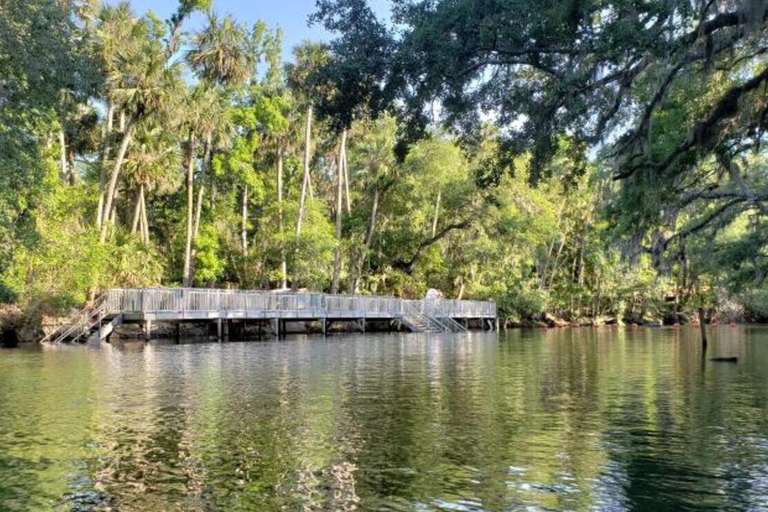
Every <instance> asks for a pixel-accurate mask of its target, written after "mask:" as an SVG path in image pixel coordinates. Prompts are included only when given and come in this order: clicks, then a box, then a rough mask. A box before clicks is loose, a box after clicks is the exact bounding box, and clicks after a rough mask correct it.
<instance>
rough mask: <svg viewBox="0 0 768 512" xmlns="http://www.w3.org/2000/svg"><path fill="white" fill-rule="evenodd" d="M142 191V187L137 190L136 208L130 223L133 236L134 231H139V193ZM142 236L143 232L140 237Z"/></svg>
mask: <svg viewBox="0 0 768 512" xmlns="http://www.w3.org/2000/svg"><path fill="white" fill-rule="evenodd" d="M142 189H143V185H142V186H140V187H139V190H138V191H137V192H136V206H135V207H134V209H133V222H131V234H132V235H135V234H136V231H138V230H139V221H140V220H141V192H142ZM143 235H144V232H143V231H142V236H143Z"/></svg>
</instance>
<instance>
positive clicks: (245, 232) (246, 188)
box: [240, 185, 248, 255]
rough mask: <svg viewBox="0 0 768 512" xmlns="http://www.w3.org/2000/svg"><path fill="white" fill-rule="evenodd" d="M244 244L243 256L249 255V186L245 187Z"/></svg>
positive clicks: (242, 236) (242, 233)
mask: <svg viewBox="0 0 768 512" xmlns="http://www.w3.org/2000/svg"><path fill="white" fill-rule="evenodd" d="M240 237H241V241H242V243H243V254H245V255H247V254H248V185H245V186H243V212H242V226H241V232H240Z"/></svg>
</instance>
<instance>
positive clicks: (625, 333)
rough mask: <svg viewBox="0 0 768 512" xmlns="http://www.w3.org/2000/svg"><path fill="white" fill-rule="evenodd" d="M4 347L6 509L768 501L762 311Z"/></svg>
mask: <svg viewBox="0 0 768 512" xmlns="http://www.w3.org/2000/svg"><path fill="white" fill-rule="evenodd" d="M711 337H712V339H711V342H710V351H709V354H708V356H715V355H719V356H738V357H739V363H738V364H737V365H732V364H717V363H710V362H706V363H704V362H703V360H702V357H701V352H700V349H699V345H698V333H697V332H696V331H694V330H687V329H682V330H679V331H676V330H672V329H636V330H629V329H628V330H623V329H618V330H617V329H609V328H602V329H573V330H558V331H553V330H550V331H539V330H531V331H512V332H509V333H507V334H504V333H502V334H501V335H500V336H499V337H498V338H497V336H496V334H493V333H490V334H489V333H471V334H463V335H417V334H382V335H376V334H367V335H349V336H339V337H329V338H327V339H323V338H298V339H289V340H287V341H279V342H248V343H224V344H218V343H196V344H175V343H169V342H166V343H162V342H156V343H151V344H144V343H140V342H131V343H124V344H115V345H106V344H104V345H102V346H101V347H83V346H76V347H66V346H62V347H43V348H22V349H13V350H3V351H0V510H3V511H41V510H53V511H71V510H79V511H108V510H114V511H121V512H123V511H125V512H130V511H136V512H139V511H141V512H149V511H182V510H183V511H219V510H221V511H239V510H242V511H246V510H247V511H259V512H261V511H265V512H271V511H278V510H280V511H294V510H295V511H314V510H317V511H319V510H338V511H351V510H360V511H418V512H425V511H485V510H488V511H507V510H515V511H516V510H525V511H544V510H548V511H549V510H558V511H559V510H562V511H565V510H568V511H587V510H610V511H624V510H633V511H664V510H670V511H673V510H674V511H677V510H744V511H747V510H749V511H768V407H767V406H768V329H764V328H757V327H739V328H729V327H720V328H716V329H715V330H714V331H712V332H711Z"/></svg>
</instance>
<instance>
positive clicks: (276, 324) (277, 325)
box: [272, 318, 280, 339]
mask: <svg viewBox="0 0 768 512" xmlns="http://www.w3.org/2000/svg"><path fill="white" fill-rule="evenodd" d="M272 332H274V333H275V337H276V338H277V339H280V319H279V318H275V319H274V320H272Z"/></svg>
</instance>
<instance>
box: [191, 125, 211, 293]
mask: <svg viewBox="0 0 768 512" xmlns="http://www.w3.org/2000/svg"><path fill="white" fill-rule="evenodd" d="M193 159H194V156H193ZM210 162H211V137H210V135H209V136H208V137H206V140H205V142H204V143H203V161H202V163H201V167H200V179H199V180H198V184H197V199H196V201H195V220H194V224H193V226H192V249H191V254H190V256H189V282H190V283H193V282H194V281H195V263H196V262H197V236H198V235H199V234H200V217H201V216H202V212H203V193H204V191H205V175H206V170H207V169H208V168H209V165H210ZM194 179H195V177H194V175H193V176H192V180H193V181H194ZM192 185H193V188H194V183H193V184H192Z"/></svg>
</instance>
